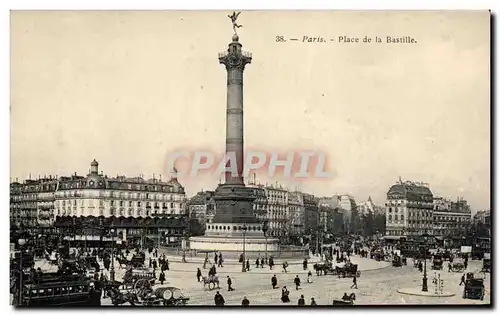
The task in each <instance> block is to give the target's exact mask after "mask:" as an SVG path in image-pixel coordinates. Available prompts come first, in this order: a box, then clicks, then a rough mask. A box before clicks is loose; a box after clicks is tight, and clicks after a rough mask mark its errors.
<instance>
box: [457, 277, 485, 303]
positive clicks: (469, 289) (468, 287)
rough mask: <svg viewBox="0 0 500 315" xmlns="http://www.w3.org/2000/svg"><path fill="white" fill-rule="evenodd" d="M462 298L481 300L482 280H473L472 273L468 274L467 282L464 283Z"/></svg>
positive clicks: (482, 295) (482, 292)
mask: <svg viewBox="0 0 500 315" xmlns="http://www.w3.org/2000/svg"><path fill="white" fill-rule="evenodd" d="M462 298H464V299H480V300H483V298H484V279H481V278H474V276H473V274H472V273H468V274H467V280H466V281H465V286H464V293H463V295H462Z"/></svg>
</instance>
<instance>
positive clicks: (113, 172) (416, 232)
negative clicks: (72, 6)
mask: <svg viewBox="0 0 500 315" xmlns="http://www.w3.org/2000/svg"><path fill="white" fill-rule="evenodd" d="M490 24H491V15H490V12H489V11H238V10H236V11H12V12H11V25H10V36H11V38H10V42H11V56H10V57H11V59H10V69H11V82H10V84H11V88H10V93H11V100H10V110H11V116H10V120H11V143H10V146H11V178H10V216H9V218H10V246H11V248H10V257H11V259H10V280H11V282H10V298H11V304H12V305H15V306H19V307H38V306H49V307H57V306H62V307H71V306H100V307H126V306H131V305H132V306H159V307H163V306H240V307H242V306H249V307H252V306H282V307H286V306H300V305H303V306H309V307H313V306H330V307H336V306H345V305H352V306H354V307H355V306H370V305H405V306H414V305H436V304H446V305H456V304H460V305H476V306H488V305H491V291H490V288H491V278H490V271H491V260H490V259H491V246H490V235H491V220H490V209H491V195H490V190H491V183H490V178H491V165H490V164H491V161H490V155H491V147H490V143H491V126H490V121H491V118H490V114H491V110H490V109H491V106H490V102H491V99H490V95H491V86H490V76H491V73H490V72H491V68H490V58H491V56H490V51H491V40H490V37H491V34H490V30H491V25H490Z"/></svg>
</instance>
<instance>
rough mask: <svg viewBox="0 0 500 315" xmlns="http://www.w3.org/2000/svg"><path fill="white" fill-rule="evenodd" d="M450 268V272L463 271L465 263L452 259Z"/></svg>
mask: <svg viewBox="0 0 500 315" xmlns="http://www.w3.org/2000/svg"><path fill="white" fill-rule="evenodd" d="M450 270H451V271H452V272H463V271H464V270H465V264H464V262H463V261H454V262H452V263H450Z"/></svg>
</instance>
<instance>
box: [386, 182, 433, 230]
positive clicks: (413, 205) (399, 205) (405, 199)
mask: <svg viewBox="0 0 500 315" xmlns="http://www.w3.org/2000/svg"><path fill="white" fill-rule="evenodd" d="M433 209H434V196H433V194H432V192H431V190H430V189H429V187H428V185H427V184H423V183H416V182H410V181H406V182H403V181H401V180H399V182H397V183H396V184H394V185H392V186H391V188H390V189H389V191H388V192H387V200H386V203H385V210H386V218H387V219H386V235H388V236H406V235H421V234H424V233H428V234H432V230H433Z"/></svg>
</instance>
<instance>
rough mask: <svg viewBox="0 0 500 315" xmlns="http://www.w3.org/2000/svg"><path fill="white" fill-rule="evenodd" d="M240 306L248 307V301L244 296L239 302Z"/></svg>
mask: <svg viewBox="0 0 500 315" xmlns="http://www.w3.org/2000/svg"><path fill="white" fill-rule="evenodd" d="M241 305H242V306H249V305H250V301H249V300H248V299H247V297H246V296H244V297H243V300H241Z"/></svg>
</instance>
